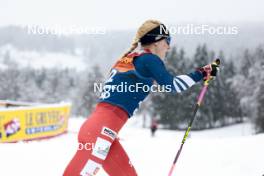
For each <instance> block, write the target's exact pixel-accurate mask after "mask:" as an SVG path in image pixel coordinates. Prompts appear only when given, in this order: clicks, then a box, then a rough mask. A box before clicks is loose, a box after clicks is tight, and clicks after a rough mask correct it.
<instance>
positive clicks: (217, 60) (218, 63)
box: [213, 58, 221, 66]
mask: <svg viewBox="0 0 264 176" xmlns="http://www.w3.org/2000/svg"><path fill="white" fill-rule="evenodd" d="M220 63H221V62H220V59H219V58H217V59H216V60H215V61H214V62H213V64H215V65H217V66H219V65H220Z"/></svg>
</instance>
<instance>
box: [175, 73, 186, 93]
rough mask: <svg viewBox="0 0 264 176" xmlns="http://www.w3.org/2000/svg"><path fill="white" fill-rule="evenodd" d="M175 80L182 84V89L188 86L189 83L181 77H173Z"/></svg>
mask: <svg viewBox="0 0 264 176" xmlns="http://www.w3.org/2000/svg"><path fill="white" fill-rule="evenodd" d="M175 78H176V79H177V80H178V82H179V83H180V84H181V85H183V87H184V88H185V89H184V90H186V89H188V88H189V85H188V84H187V83H186V82H185V81H183V80H182V79H181V78H179V77H177V76H176V77H175Z"/></svg>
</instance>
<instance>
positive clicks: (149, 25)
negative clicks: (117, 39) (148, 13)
mask: <svg viewBox="0 0 264 176" xmlns="http://www.w3.org/2000/svg"><path fill="white" fill-rule="evenodd" d="M161 24H162V23H161V22H160V21H158V20H147V21H145V22H144V23H143V24H142V25H141V26H140V27H139V28H138V30H137V34H136V36H135V38H134V39H133V42H132V44H131V47H130V48H129V49H128V50H127V52H125V53H124V54H123V56H122V57H125V56H127V55H128V54H129V53H131V52H132V51H134V50H135V49H136V48H137V47H138V43H139V41H140V39H141V38H142V37H143V36H144V35H145V34H147V33H148V32H149V31H151V30H152V29H154V28H156V27H158V26H159V25H161Z"/></svg>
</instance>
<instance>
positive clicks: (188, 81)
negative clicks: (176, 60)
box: [177, 75, 195, 87]
mask: <svg viewBox="0 0 264 176" xmlns="http://www.w3.org/2000/svg"><path fill="white" fill-rule="evenodd" d="M177 77H178V78H180V79H182V80H183V81H184V82H185V83H186V84H187V85H188V86H189V87H191V86H193V85H194V84H195V81H194V80H193V79H192V78H191V77H190V76H188V75H180V76H177Z"/></svg>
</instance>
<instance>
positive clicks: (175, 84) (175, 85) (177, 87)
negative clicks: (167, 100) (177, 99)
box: [173, 78, 181, 93]
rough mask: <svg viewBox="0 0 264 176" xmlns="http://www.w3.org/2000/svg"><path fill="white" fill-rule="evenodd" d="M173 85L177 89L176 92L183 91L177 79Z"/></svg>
mask: <svg viewBox="0 0 264 176" xmlns="http://www.w3.org/2000/svg"><path fill="white" fill-rule="evenodd" d="M173 85H174V87H175V89H176V92H179V93H180V92H181V90H180V89H179V83H177V81H176V79H175V78H174V79H173Z"/></svg>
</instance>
